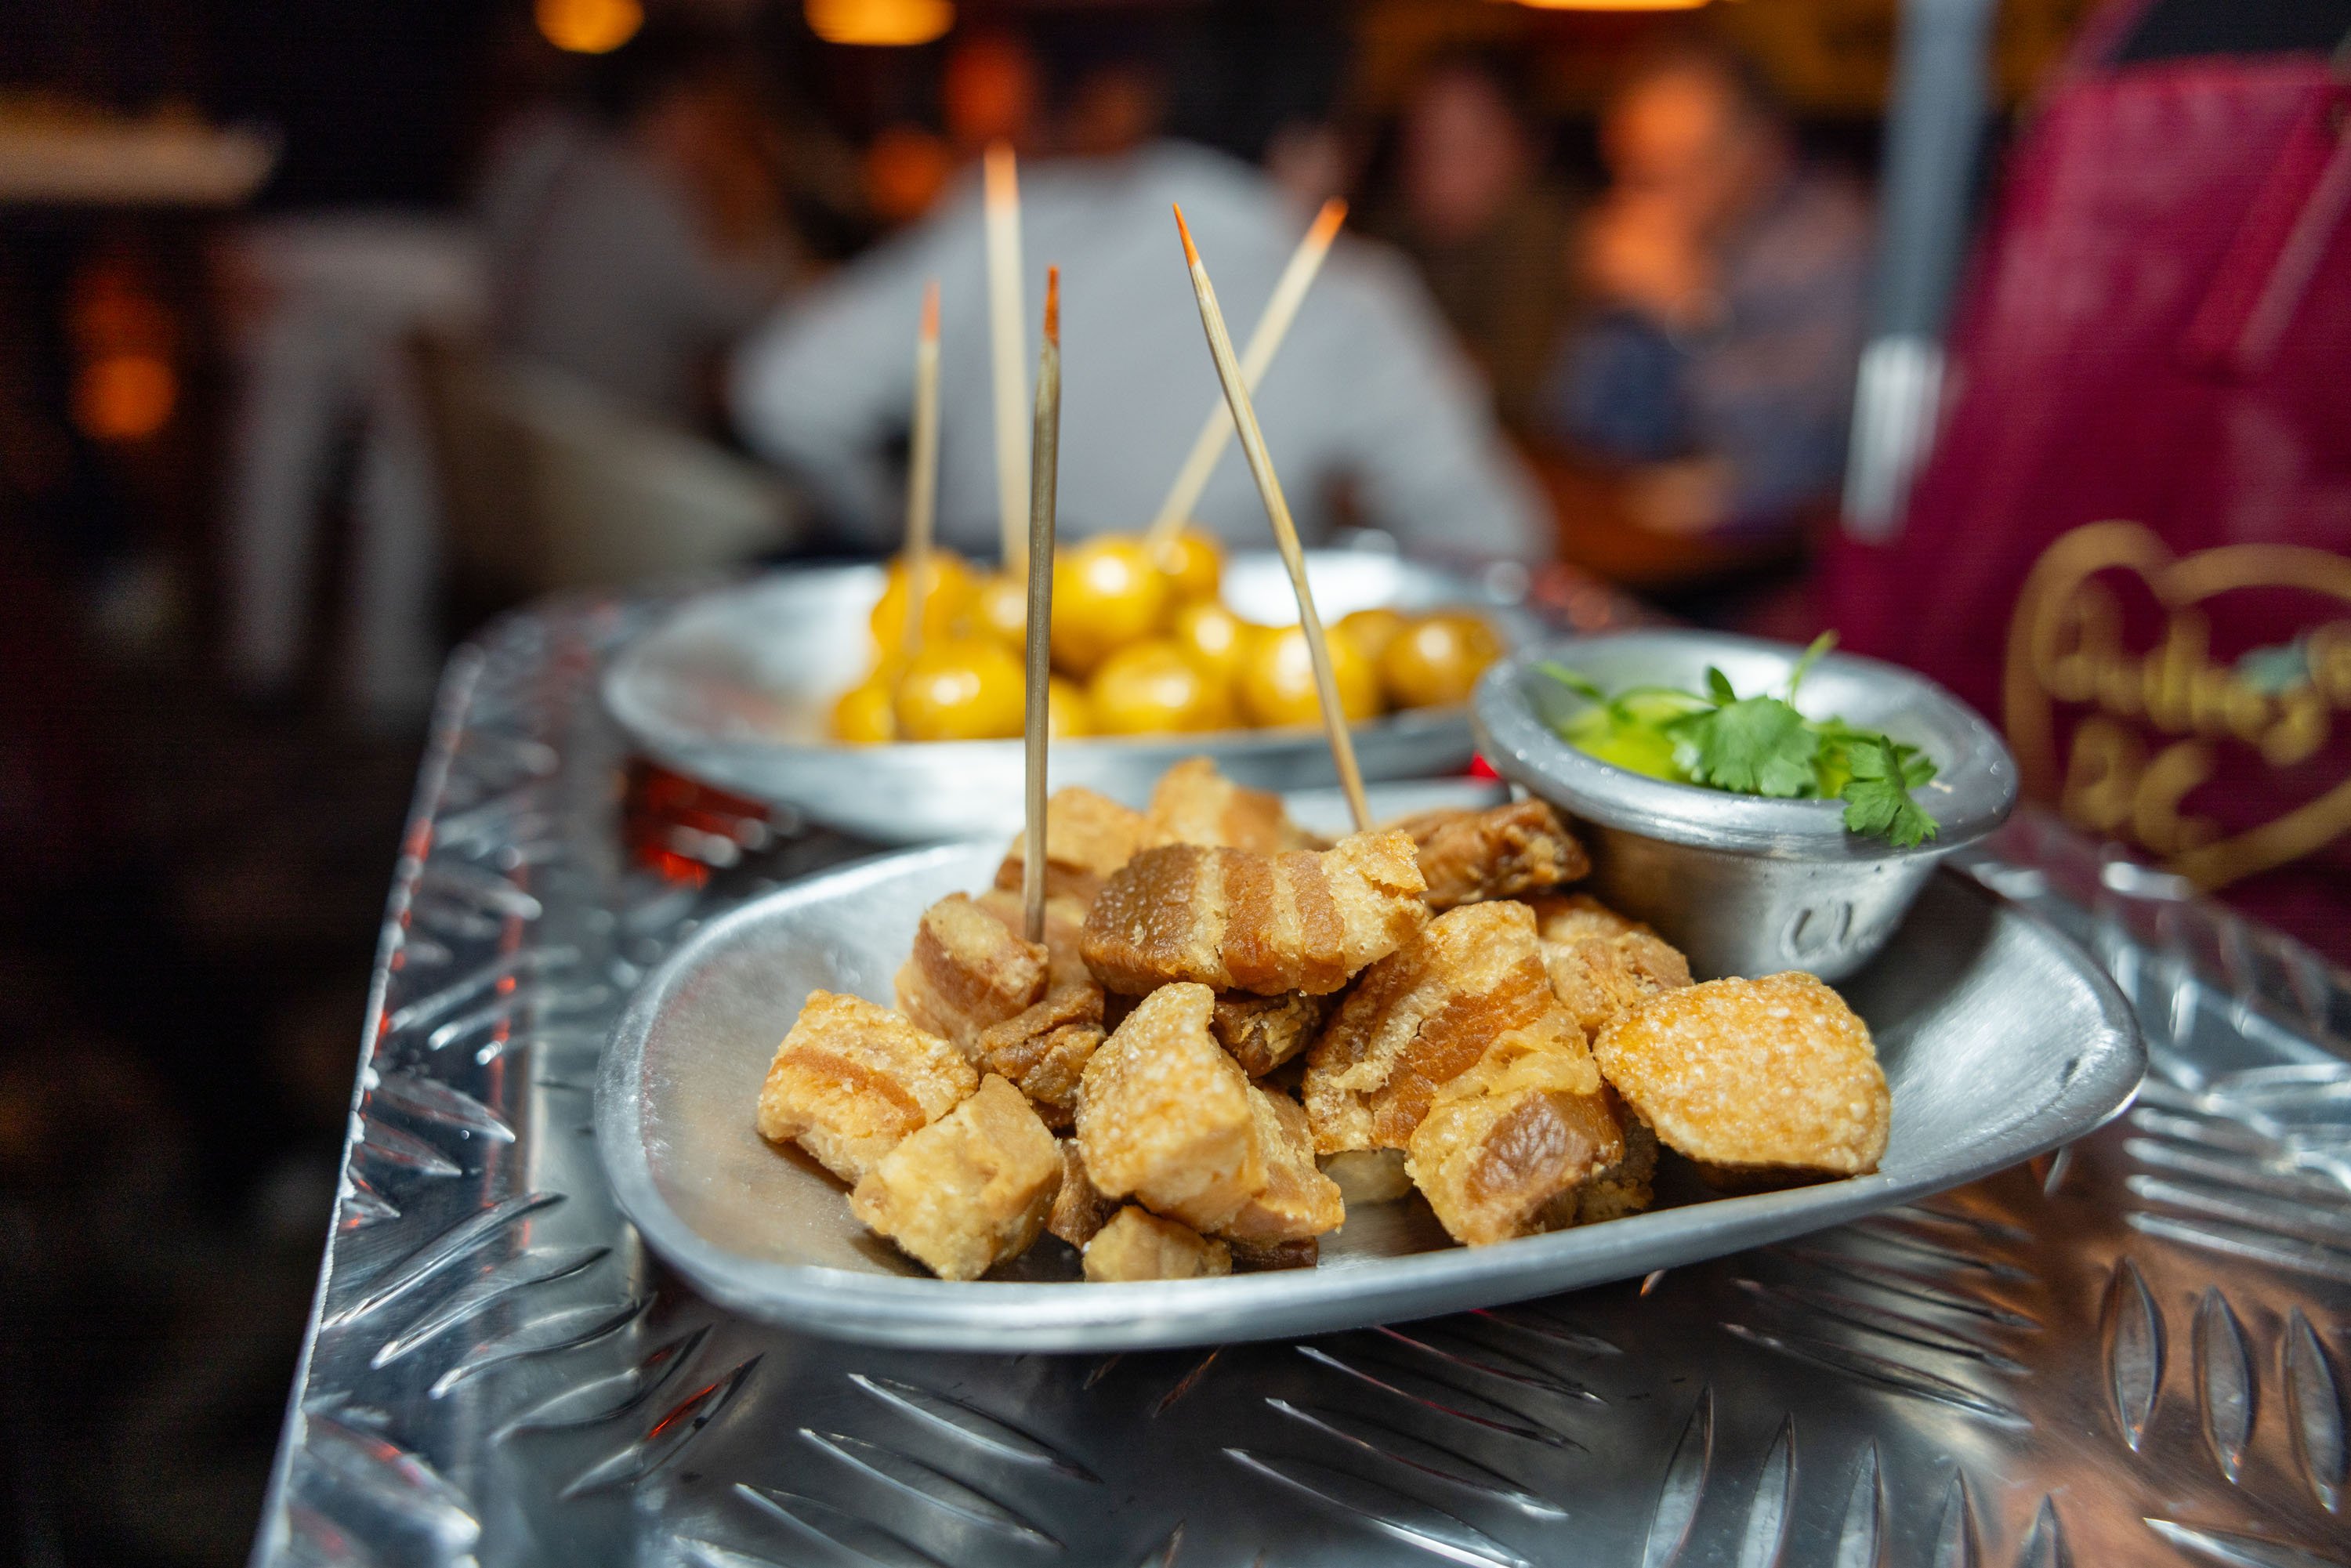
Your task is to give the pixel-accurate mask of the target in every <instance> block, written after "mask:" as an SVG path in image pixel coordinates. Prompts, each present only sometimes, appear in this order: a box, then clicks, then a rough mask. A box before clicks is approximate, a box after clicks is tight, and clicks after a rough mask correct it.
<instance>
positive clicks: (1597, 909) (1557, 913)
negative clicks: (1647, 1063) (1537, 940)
mask: <svg viewBox="0 0 2351 1568" xmlns="http://www.w3.org/2000/svg"><path fill="white" fill-rule="evenodd" d="M1529 902H1530V903H1531V904H1532V905H1533V907H1534V912H1535V934H1536V936H1539V937H1541V940H1542V947H1543V964H1544V967H1547V968H1548V969H1549V970H1550V971H1551V985H1552V990H1554V991H1556V992H1558V993H1559V999H1560V1001H1561V1002H1562V1004H1563V1005H1564V1006H1565V1007H1566V1009H1567V1010H1568V1011H1569V1013H1571V1014H1572V1015H1573V1017H1574V1019H1575V1021H1576V1025H1577V1027H1579V1028H1581V1029H1582V1030H1583V1033H1584V1036H1585V1038H1586V1039H1591V1038H1593V1037H1596V1036H1597V1035H1598V1034H1599V1033H1600V1031H1601V1030H1604V1029H1605V1028H1606V1027H1607V1026H1608V1025H1609V1024H1611V1023H1613V1022H1614V1021H1615V1020H1616V1019H1618V1018H1619V1017H1621V1016H1623V1015H1624V1014H1625V1013H1626V1012H1629V1011H1631V1010H1632V1009H1635V1008H1636V1007H1639V1006H1640V1005H1641V1004H1642V1003H1643V1002H1646V1001H1647V1000H1648V999H1649V998H1651V997H1655V996H1659V995H1662V994H1663V993H1665V992H1667V991H1670V990H1676V989H1678V988H1681V987H1683V986H1687V985H1688V984H1689V983H1690V972H1689V960H1688V959H1687V958H1685V957H1683V956H1682V955H1681V952H1680V950H1679V949H1677V948H1676V947H1674V946H1670V945H1669V944H1667V942H1666V941H1665V940H1664V939H1663V938H1662V937H1660V936H1658V935H1657V934H1656V932H1655V931H1652V930H1650V929H1649V928H1648V927H1647V926H1646V925H1642V924H1641V923H1640V922H1638V921H1635V920H1627V919H1625V917H1624V916H1623V915H1619V914H1617V913H1616V912H1615V911H1614V910H1613V909H1611V908H1609V907H1608V906H1607V905H1606V904H1602V903H1601V902H1600V901H1599V900H1598V899H1595V898H1593V897H1591V896H1590V895H1589V894H1581V893H1579V894H1572V895H1570V896H1567V897H1564V898H1562V897H1549V898H1537V899H1532V900H1530V901H1529Z"/></svg>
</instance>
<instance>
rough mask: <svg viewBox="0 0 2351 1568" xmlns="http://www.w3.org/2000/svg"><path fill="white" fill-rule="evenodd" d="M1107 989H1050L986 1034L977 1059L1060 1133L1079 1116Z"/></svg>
mask: <svg viewBox="0 0 2351 1568" xmlns="http://www.w3.org/2000/svg"><path fill="white" fill-rule="evenodd" d="M1102 1039H1103V1035H1102V988H1101V987H1100V986H1097V985H1094V984H1093V983H1092V982H1091V981H1089V982H1088V983H1086V984H1085V985H1082V986H1070V987H1065V988H1062V989H1060V990H1055V991H1048V992H1047V993H1046V994H1045V999H1044V1000H1043V1001H1041V1002H1039V1003H1038V1004H1037V1005H1036V1006H1035V1007H1033V1008H1030V1009H1028V1010H1026V1011H1025V1012H1021V1013H1019V1014H1016V1015H1015V1016H1013V1017H1011V1018H1008V1019H1005V1020H1004V1021H1003V1022H1002V1023H998V1024H990V1025H989V1026H988V1027H987V1028H986V1029H984V1030H980V1031H979V1034H978V1036H977V1038H976V1039H975V1040H973V1041H972V1058H973V1060H974V1061H977V1063H978V1065H979V1069H980V1071H983V1072H995V1073H1000V1074H1002V1075H1003V1076H1004V1077H1006V1078H1008V1079H1010V1080H1011V1081H1012V1084H1013V1086H1014V1087H1015V1088H1017V1089H1019V1091H1020V1092H1021V1093H1023V1094H1026V1095H1027V1096H1029V1100H1030V1102H1031V1103H1034V1104H1035V1105H1036V1107H1037V1113H1038V1114H1039V1115H1040V1116H1042V1117H1043V1118H1044V1119H1045V1124H1046V1125H1047V1126H1049V1127H1051V1128H1053V1129H1055V1130H1056V1131H1059V1130H1061V1129H1062V1128H1065V1127H1067V1126H1068V1125H1069V1124H1070V1119H1071V1116H1072V1115H1073V1114H1074V1113H1076V1110H1077V1103H1078V1076H1079V1074H1080V1073H1081V1072H1083V1071H1085V1066H1086V1062H1087V1061H1088V1059H1090V1058H1091V1057H1092V1055H1093V1053H1094V1051H1095V1050H1096V1049H1097V1048H1099V1047H1100V1046H1101V1044H1102Z"/></svg>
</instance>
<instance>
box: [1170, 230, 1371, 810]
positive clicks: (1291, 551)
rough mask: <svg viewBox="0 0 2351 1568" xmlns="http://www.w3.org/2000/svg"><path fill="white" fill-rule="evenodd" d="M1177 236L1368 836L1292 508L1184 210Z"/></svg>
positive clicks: (1345, 784) (1336, 752)
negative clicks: (1181, 240) (1181, 238)
mask: <svg viewBox="0 0 2351 1568" xmlns="http://www.w3.org/2000/svg"><path fill="white" fill-rule="evenodd" d="M1175 231H1176V232H1177V233H1178V234H1180V235H1183V236H1184V259H1185V261H1186V262H1187V263H1188V264H1189V265H1190V267H1191V268H1192V293H1193V296H1194V298H1197V299H1198V300H1199V302H1200V325H1201V326H1202V327H1204V328H1206V329H1207V333H1208V354H1209V357H1210V358H1212V359H1214V360H1215V361H1217V380H1218V381H1220V382H1224V383H1225V402H1227V403H1228V404H1229V405H1231V408H1232V411H1233V424H1234V427H1235V428H1236V429H1238V431H1239V432H1240V438H1241V451H1242V452H1243V453H1244V454H1246V455H1248V457H1249V473H1250V474H1251V475H1252V476H1254V477H1255V478H1256V480H1257V493H1258V496H1259V498H1260V499H1262V500H1263V501H1264V502H1265V515H1266V517H1268V518H1269V519H1270V520H1271V522H1272V524H1273V538H1274V542H1275V543H1276V544H1278V545H1280V547H1281V560H1282V564H1283V565H1284V566H1287V567H1288V568H1289V569H1290V589H1291V590H1292V591H1294V592H1295V593H1296V594H1297V595H1298V620H1299V623H1300V626H1301V629H1302V630H1303V631H1304V632H1305V634H1306V653H1307V655H1308V657H1309V658H1311V660H1312V661H1313V663H1314V691H1315V695H1317V696H1318V697H1320V698H1321V699H1322V729H1323V733H1324V734H1326V735H1328V736H1329V737H1331V760H1332V762H1334V763H1336V764H1337V765H1338V768H1339V784H1340V787H1341V788H1342V789H1344V790H1345V791H1346V792H1347V810H1348V811H1349V812H1350V813H1351V814H1352V815H1353V818H1354V820H1355V831H1357V832H1359V833H1360V832H1367V831H1370V829H1371V825H1372V811H1371V807H1370V805H1369V804H1368V803H1367V802H1365V800H1364V775H1363V772H1362V770H1361V769H1359V768H1357V767H1356V766H1355V742H1354V737H1353V736H1352V735H1350V734H1349V733H1348V730H1347V716H1346V714H1345V713H1344V712H1343V711H1342V709H1341V708H1340V706H1339V681H1338V677H1337V676H1336V675H1335V674H1332V669H1331V644H1330V642H1329V640H1328V639H1327V638H1326V637H1325V636H1324V635H1323V632H1322V617H1321V616H1320V615H1317V614H1316V613H1315V612H1314V592H1313V590H1311V588H1309V587H1308V586H1307V584H1306V552H1305V550H1304V549H1301V547H1300V545H1299V543H1298V526H1297V524H1295V523H1293V522H1292V521H1290V503H1289V502H1288V501H1287V500H1285V499H1283V498H1282V494H1281V480H1280V476H1277V475H1276V474H1275V473H1274V471H1273V458H1272V456H1271V455H1269V454H1268V453H1267V451H1266V449H1265V433H1264V432H1263V431H1261V430H1259V428H1258V423H1257V410H1256V408H1255V407H1253V406H1252V405H1251V404H1250V402H1249V383H1248V381H1247V380H1246V379H1245V378H1244V377H1243V375H1242V374H1241V367H1240V361H1238V360H1237V359H1236V358H1234V356H1233V340H1232V338H1231V336H1230V335H1229V334H1228V333H1227V332H1226V330H1225V313H1224V312H1223V311H1222V310H1220V309H1218V308H1217V289H1216V286H1215V285H1214V284H1212V283H1210V282H1209V281H1208V269H1207V267H1204V266H1202V265H1201V264H1200V252H1199V248H1198V247H1197V246H1195V245H1193V243H1192V230H1191V226H1190V225H1187V224H1186V223H1185V221H1184V209H1183V208H1182V207H1180V206H1179V207H1177V208H1176V209H1175Z"/></svg>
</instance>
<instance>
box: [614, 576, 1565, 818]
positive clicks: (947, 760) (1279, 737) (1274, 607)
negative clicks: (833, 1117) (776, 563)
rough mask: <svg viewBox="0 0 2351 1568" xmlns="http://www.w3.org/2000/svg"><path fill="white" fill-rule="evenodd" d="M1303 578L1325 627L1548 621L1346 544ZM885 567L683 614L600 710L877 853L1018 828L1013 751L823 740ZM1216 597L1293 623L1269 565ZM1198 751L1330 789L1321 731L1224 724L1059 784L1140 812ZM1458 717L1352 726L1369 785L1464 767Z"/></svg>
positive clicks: (1063, 776) (1510, 626)
mask: <svg viewBox="0 0 2351 1568" xmlns="http://www.w3.org/2000/svg"><path fill="white" fill-rule="evenodd" d="M1307 574H1308V578H1309V580H1311V582H1312V584H1313V586H1314V592H1315V603H1316V606H1317V608H1318V609H1320V610H1321V612H1322V615H1323V618H1324V619H1325V620H1326V621H1330V622H1336V621H1337V620H1338V618H1339V617H1340V616H1342V615H1344V614H1347V613H1348V612H1351V611H1355V610H1362V609H1367V608H1370V607H1373V606H1375V605H1395V606H1397V607H1398V608H1402V609H1407V610H1416V609H1418V610H1425V609H1435V608H1437V607H1438V606H1441V605H1455V604H1458V605H1468V606H1471V607H1474V608H1476V609H1479V610H1480V611H1482V612H1485V613H1486V614H1487V615H1488V616H1489V617H1490V618H1491V619H1492V620H1493V621H1494V622H1495V624H1496V625H1498V626H1499V628H1500V629H1501V630H1502V632H1503V634H1504V635H1505V637H1506V638H1508V639H1509V641H1510V642H1511V643H1514V644H1515V643H1525V642H1528V641H1531V640H1534V639H1536V638H1538V637H1540V636H1541V634H1542V632H1541V622H1538V621H1537V620H1535V619H1534V617H1532V616H1531V615H1530V614H1528V613H1527V612H1524V611H1523V610H1521V609H1520V608H1518V606H1517V604H1516V603H1515V602H1514V601H1510V600H1508V599H1506V598H1505V597H1504V596H1503V595H1501V594H1499V593H1498V592H1496V591H1494V590H1492V589H1489V588H1488V587H1487V586H1485V585H1484V584H1482V583H1479V582H1473V581H1472V580H1469V579H1468V578H1464V577H1459V576H1456V575H1454V574H1452V573H1448V572H1445V571H1441V570H1437V569H1435V568H1432V567H1428V566H1424V565H1420V564H1418V563H1416V562H1413V561H1407V560H1403V559H1398V558H1397V557H1395V556H1393V555H1383V554H1378V553H1374V552H1370V551H1357V550H1312V551H1309V552H1308V555H1307ZM882 581H883V573H882V569H881V568H880V567H875V566H848V567H817V568H799V569H793V570H782V571H777V572H772V573H769V574H768V575H767V576H765V577H760V578H755V579H753V580H749V581H746V582H740V583H735V584H731V585H729V586H726V587H724V588H719V589H714V590H712V591H708V592H706V593H703V594H700V595H697V596H695V598H692V599H690V600H688V601H685V602H684V603H683V604H681V605H679V606H677V607H676V608H675V609H674V611H672V612H670V613H669V614H667V615H665V616H664V617H663V618H662V619H660V620H659V621H658V622H655V623H654V624H653V625H651V626H649V627H648V628H647V629H646V630H645V632H644V633H643V636H642V637H640V638H639V639H638V640H637V641H635V642H634V643H632V644H631V645H630V646H629V647H627V648H626V649H624V650H623V651H622V652H621V653H620V654H619V655H618V657H616V658H615V659H614V660H613V662H612V664H611V670H610V672H609V674H607V675H606V677H605V680H604V700H605V702H606V704H607V705H608V706H610V708H611V712H612V716H614V717H615V718H617V719H618V720H619V721H620V724H621V727H622V728H623V729H625V730H626V731H628V732H629V734H630V735H631V736H632V737H634V738H635V739H636V741H637V743H638V744H639V745H640V746H642V747H643V748H644V749H645V750H646V751H647V752H648V753H650V754H651V755H653V757H654V758H658V759H659V760H661V761H662V762H664V763H665V764H667V765H668V766H670V767H672V768H676V769H677V770H678V771H680V772H682V773H685V774H688V775H691V776H692V777H694V778H696V779H703V780H705V781H706V782H708V783H712V784H716V785H717V786H719V787H720V788H722V789H732V790H735V791H737V793H740V794H744V795H748V796H750V797H751V798H752V799H754V800H771V801H775V802H778V803H779V804H783V805H788V806H790V807H792V808H793V809H795V810H799V811H802V812H805V813H806V814H807V815H808V816H809V817H810V818H811V819H813V820H814V821H820V822H823V823H827V824H829V825H831V826H832V827H835V828H838V829H841V831H845V832H853V833H858V834H861V835H862V836H863V837H865V838H868V839H871V840H872V841H875V842H877V843H896V844H911V843H922V842H926V841H932V840H935V839H946V838H967V837H972V836H975V835H978V834H983V833H1002V834H1009V833H1011V832H1013V831H1017V830H1018V829H1019V826H1020V815H1021V766H1022V760H1021V749H1020V743H1019V741H1017V740H977V741H947V742H936V743H933V744H929V745H921V746H914V745H907V746H866V747H844V746H839V745H835V744H831V742H829V741H828V740H827V738H826V726H827V724H828V723H829V721H830V716H831V711H832V703H833V699H834V698H836V697H838V696H839V695H841V693H842V692H844V691H846V690H848V689H849V688H850V687H851V686H852V685H856V684H857V683H858V682H859V681H861V680H862V679H863V678H864V677H865V674H866V673H867V672H866V666H867V663H868V660H869V658H870V656H871V650H872V634H871V632H868V630H867V628H866V621H867V618H868V616H869V615H870V613H871V612H872V608H873V602H874V601H875V600H876V599H878V598H880V597H881V593H882ZM1224 592H1225V598H1226V600H1227V601H1228V603H1230V604H1231V605H1232V606H1233V608H1234V610H1235V611H1236V612H1238V613H1240V614H1241V615H1242V616H1243V617H1244V618H1246V619H1248V620H1250V621H1254V622H1259V623H1260V624H1264V625H1277V626H1278V625H1285V624H1294V623H1295V622H1297V620H1298V609H1297V606H1296V604H1295V602H1294V601H1292V600H1291V598H1290V578H1289V575H1288V573H1287V572H1286V570H1284V569H1283V567H1282V565H1281V559H1280V557H1279V556H1276V555H1274V554H1272V553H1271V552H1270V551H1244V552H1240V553H1238V554H1235V555H1234V556H1232V557H1231V558H1230V559H1228V560H1227V562H1226V563H1225V589H1224ZM1201 752H1206V753H1207V754H1208V755H1210V756H1212V757H1214V758H1216V759H1217V765H1218V766H1219V767H1221V768H1223V769H1224V770H1225V771H1226V772H1227V773H1228V774H1230V775H1231V776H1232V777H1233V778H1235V779H1238V780H1240V781H1241V782H1242V783H1244V784H1249V785H1252V786H1254V787H1256V788H1258V789H1306V788H1310V787H1312V786H1315V785H1322V784H1331V783H1335V782H1336V781H1337V775H1336V774H1335V773H1334V772H1333V771H1332V766H1331V752H1330V748H1329V747H1328V746H1327V745H1326V744H1325V743H1324V741H1323V739H1322V732H1321V731H1320V730H1316V729H1311V728H1301V729H1280V730H1229V731H1225V732H1222V733H1219V734H1216V735H1201V736H1172V737H1165V738H1138V739H1131V740H1130V739H1102V740H1084V741H1074V742H1069V743H1066V744H1062V745H1059V746H1056V747H1054V748H1053V769H1054V781H1055V783H1056V784H1083V785H1085V786H1087V787H1088V788H1089V789H1098V790H1100V791H1102V793H1103V794H1105V795H1108V796H1110V797H1112V798H1113V799H1114V800H1124V801H1126V802H1127V803H1128V804H1129V805H1134V806H1140V805H1142V804H1144V801H1146V800H1148V799H1149V798H1150V794H1151V789H1152V786H1153V785H1155V784H1156V783H1157V782H1158V781H1159V776H1160V774H1162V773H1164V772H1165V771H1166V770H1167V767H1168V764H1170V763H1172V762H1175V761H1176V760H1178V759H1180V758H1186V757H1191V756H1196V755H1197V754H1199V753H1201ZM1469 756H1470V738H1469V714H1468V707H1467V706H1459V707H1448V708H1426V709H1416V710H1407V711H1405V712H1401V713H1395V714H1391V715H1389V716H1386V717H1384V718H1381V719H1376V720H1374V721H1373V722H1371V723H1368V724H1362V725H1358V726H1356V727H1355V759H1356V762H1357V763H1358V765H1359V766H1360V767H1361V768H1362V769H1363V773H1364V778H1366V779H1418V778H1425V777H1426V776H1428V775H1430V774H1433V773H1444V772H1448V771H1452V770H1454V769H1457V768H1461V767H1463V766H1464V765H1466V764H1467V763H1468V760H1469Z"/></svg>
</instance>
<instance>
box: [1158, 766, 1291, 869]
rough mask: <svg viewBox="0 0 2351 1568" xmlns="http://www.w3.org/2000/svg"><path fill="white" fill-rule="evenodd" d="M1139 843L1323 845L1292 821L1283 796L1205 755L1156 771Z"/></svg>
mask: <svg viewBox="0 0 2351 1568" xmlns="http://www.w3.org/2000/svg"><path fill="white" fill-rule="evenodd" d="M1144 823H1145V825H1144V833H1143V841H1142V843H1141V844H1139V845H1138V846H1136V847H1137V848H1138V849H1145V850H1147V849H1155V848H1156V847H1158V846H1159V845H1161V844H1200V845H1203V846H1205V847H1207V848H1210V849H1229V850H1251V851H1254V852H1257V853H1259V854H1275V853H1279V852H1281V851H1284V850H1311V849H1320V848H1322V845H1320V844H1318V843H1316V842H1315V841H1313V840H1312V839H1311V838H1310V837H1308V835H1307V834H1305V833H1304V832H1301V831H1300V830H1299V829H1297V828H1296V827H1294V826H1292V825H1291V823H1290V815H1289V813H1288V812H1287V811H1286V810H1283V809H1282V804H1281V797H1280V796H1279V795H1275V794H1271V793H1270V792H1268V791H1266V790H1263V789H1243V788H1241V787H1240V786H1239V785H1238V784H1236V783H1234V782H1233V781H1232V780H1231V779H1228V778H1226V777H1225V776H1224V775H1223V774H1221V773H1219V772H1217V765H1216V764H1215V763H1214V762H1211V761H1209V760H1208V759H1207V758H1205V757H1187V758H1185V759H1184V760H1183V761H1181V762H1178V763H1177V764H1175V766H1174V767H1173V768H1169V769H1168V770H1167V771H1166V772H1165V773H1163V774H1161V775H1160V776H1159V784H1158V787H1157V788H1156V789H1153V790H1152V791H1151V809H1150V810H1148V811H1147V812H1145V813H1144Z"/></svg>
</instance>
